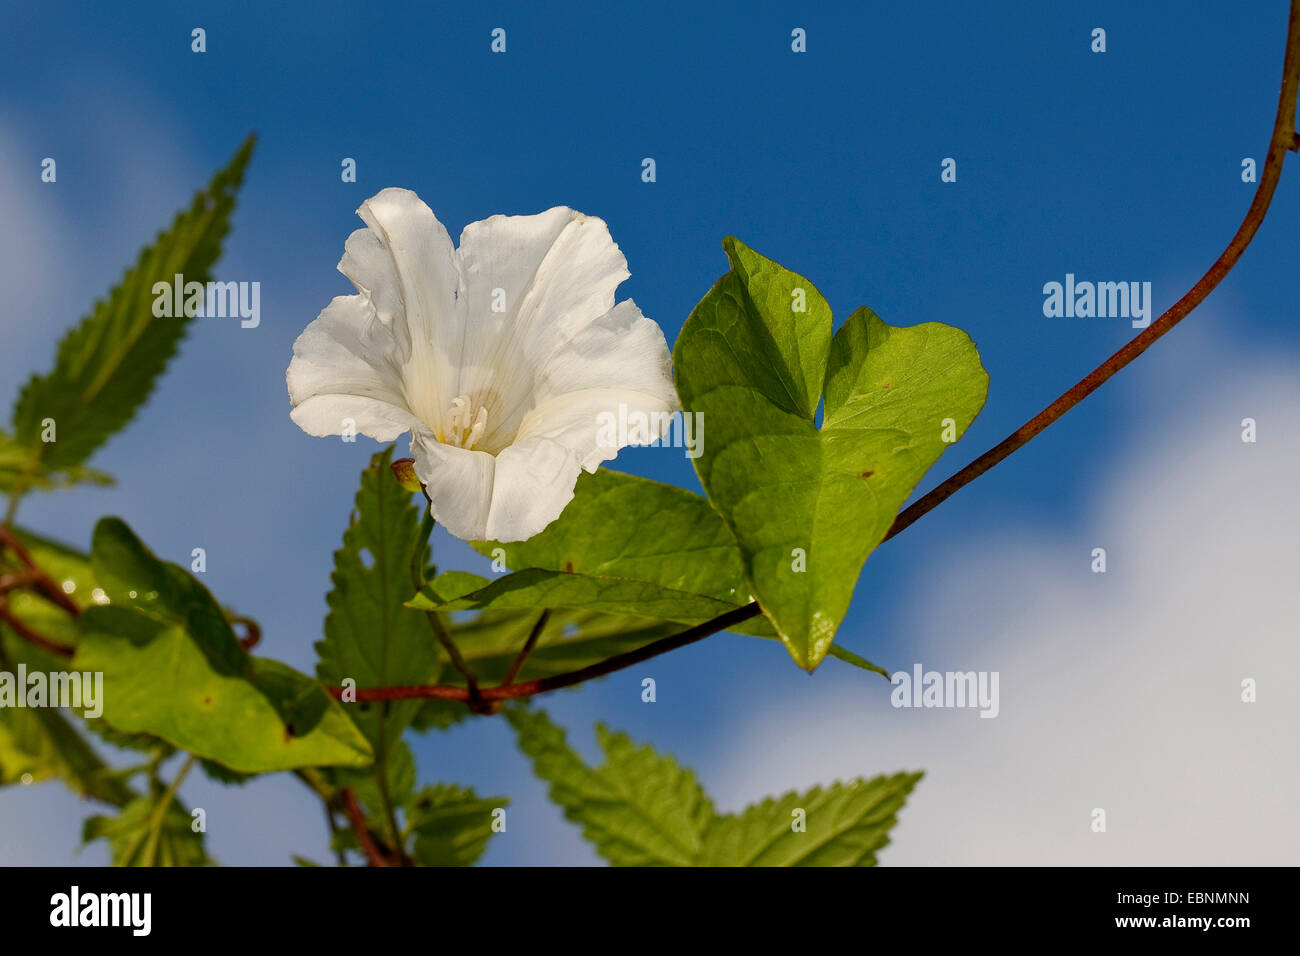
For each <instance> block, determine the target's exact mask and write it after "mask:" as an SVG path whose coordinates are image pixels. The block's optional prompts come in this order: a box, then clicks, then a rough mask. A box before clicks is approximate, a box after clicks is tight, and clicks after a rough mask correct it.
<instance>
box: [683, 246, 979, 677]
mask: <svg viewBox="0 0 1300 956" xmlns="http://www.w3.org/2000/svg"><path fill="white" fill-rule="evenodd" d="M723 248H724V249H725V250H726V253H727V257H728V259H729V260H730V262H731V271H730V272H728V273H727V274H726V275H725V276H723V277H722V278H721V279H720V280H719V281H718V282H717V284H716V285H714V287H713V288H712V289H711V290H710V291H709V293H708V294H707V295H706V296H705V297H704V298H703V299H702V300H701V301H700V304H699V305H697V306H696V307H695V310H694V311H693V312H692V313H691V314H690V316H689V317H688V318H687V320H686V323H685V325H684V326H683V327H682V332H681V335H680V336H678V339H677V344H676V346H675V347H674V350H673V362H674V366H675V369H676V375H677V392H678V395H679V396H680V397H681V400H682V405H683V407H684V408H685V410H686V412H687V413H695V414H702V415H703V416H704V420H705V421H706V422H707V431H706V436H707V440H706V441H705V442H704V450H703V454H702V455H701V456H700V457H698V458H696V459H695V468H696V471H697V472H698V474H699V476H700V481H701V482H702V483H703V485H704V488H705V490H706V491H707V492H708V495H709V500H710V501H711V502H712V504H713V506H714V507H715V508H716V509H717V510H718V511H719V513H720V514H721V515H722V518H723V520H725V521H726V523H727V526H728V527H729V528H730V529H731V531H732V533H733V534H734V536H735V538H736V540H737V542H738V543H739V546H740V551H741V555H742V561H743V566H744V573H745V579H746V580H747V581H748V582H749V585H750V589H751V590H752V591H753V593H754V594H755V596H756V597H757V598H758V602H759V604H760V605H761V606H762V608H763V612H764V613H765V614H766V615H767V617H768V619H769V620H771V622H772V623H773V624H774V625H775V626H776V629H777V632H778V633H779V634H780V636H781V640H782V641H783V642H784V643H785V645H786V648H787V649H788V650H789V651H790V654H791V656H792V657H793V658H794V659H795V661H797V662H798V663H799V665H800V666H802V667H805V668H807V669H809V670H812V669H813V668H814V667H816V666H817V665H818V664H819V663H820V662H821V660H822V659H823V657H824V656H825V655H826V653H827V652H828V650H829V649H830V647H831V642H832V640H833V639H834V637H835V631H836V629H837V628H838V627H839V625H840V622H841V621H842V620H843V618H844V614H845V612H846V611H847V610H848V606H849V601H850V599H851V598H852V595H853V588H854V585H855V583H856V582H857V578H858V574H859V573H860V571H861V569H862V565H863V563H864V562H865V561H866V559H867V557H868V555H870V554H871V552H872V551H874V550H875V548H876V547H877V546H878V545H879V544H880V542H881V541H882V540H884V537H885V534H886V533H887V532H888V531H889V527H890V525H891V524H893V521H894V517H895V516H896V515H897V513H898V510H899V508H900V507H901V506H902V504H903V502H904V501H905V500H906V499H907V497H908V495H909V494H911V492H912V489H913V488H915V487H916V485H917V483H918V482H920V480H921V478H922V476H924V474H925V472H926V471H927V470H928V469H929V468H930V466H931V465H932V464H934V462H935V460H936V459H937V458H938V457H939V455H940V454H941V453H942V452H943V451H944V449H946V448H947V447H948V445H949V444H950V443H951V442H952V441H955V440H956V439H957V438H958V437H960V436H961V434H962V433H963V432H964V431H965V430H966V428H967V426H969V425H970V423H971V421H973V420H974V418H975V415H976V414H977V413H978V412H979V410H980V408H981V407H982V406H983V404H984V398H985V395H986V394H987V391H988V375H987V374H986V373H985V371H984V369H983V367H982V366H981V365H980V360H979V354H978V352H977V351H976V349H975V345H974V343H973V342H972V341H971V340H970V337H969V336H967V335H966V333H964V332H962V331H961V330H960V329H955V328H952V327H951V326H947V325H942V324H939V323H933V322H931V323H926V324H924V325H917V326H912V327H910V328H894V327H893V326H889V325H886V324H885V323H884V322H882V321H881V320H880V319H879V318H878V317H877V316H876V315H875V314H874V313H873V312H871V311H870V310H869V309H865V308H862V309H858V310H857V311H856V312H854V313H853V314H852V315H851V316H849V318H848V320H847V321H846V322H845V323H844V325H843V326H842V327H841V328H840V330H839V331H838V332H837V333H836V334H835V336H834V338H832V337H831V310H830V306H829V305H827V303H826V300H825V299H824V298H822V296H821V294H820V293H819V292H818V291H817V290H816V288H814V287H813V285H812V283H811V282H809V281H808V280H807V279H805V278H803V277H802V276H800V275H797V274H796V273H793V272H791V271H789V270H787V269H785V268H783V267H781V266H780V265H778V264H777V263H775V262H772V261H771V260H770V259H766V258H764V257H763V256H761V255H759V254H758V253H756V252H754V251H753V250H752V249H750V248H748V247H747V246H745V245H744V244H743V243H741V242H739V241H738V240H736V239H733V238H728V239H727V240H725V241H724V242H723ZM823 399H824V414H823V417H822V422H821V427H820V428H819V427H818V426H817V423H816V420H817V412H818V407H819V404H820V403H821V402H822V401H823Z"/></svg>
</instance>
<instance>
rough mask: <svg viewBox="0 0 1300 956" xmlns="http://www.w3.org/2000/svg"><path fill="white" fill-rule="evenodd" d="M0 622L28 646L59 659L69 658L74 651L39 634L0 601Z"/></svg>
mask: <svg viewBox="0 0 1300 956" xmlns="http://www.w3.org/2000/svg"><path fill="white" fill-rule="evenodd" d="M0 621H4V622H5V623H6V624H8V625H9V627H10V628H11V629H12V630H13V632H14V633H15V634H17V635H18V636H19V637H21V638H22V639H23V640H24V641H27V642H28V643H30V644H35V645H36V646H37V647H43V648H45V649H46V650H47V651H50V652H51V653H53V654H58V655H59V656H60V657H71V656H72V655H73V651H74V649H73V648H71V647H68V645H66V644H60V643H59V642H58V641H52V640H50V639H49V638H48V637H46V636H45V635H44V634H40V633H38V632H36V631H34V630H32V628H31V627H29V626H28V625H27V623H26V622H24V621H23V620H22V619H21V618H19V617H17V616H16V615H15V614H14V613H13V611H11V610H9V605H8V604H6V603H4V602H3V601H0Z"/></svg>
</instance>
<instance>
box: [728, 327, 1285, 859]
mask: <svg viewBox="0 0 1300 956" xmlns="http://www.w3.org/2000/svg"><path fill="white" fill-rule="evenodd" d="M1196 351H1197V357H1198V359H1199V358H1200V357H1202V356H1204V355H1205V353H1204V352H1203V351H1202V350H1200V349H1197V350H1196ZM1157 364H1159V363H1157ZM1255 364H1256V365H1258V364H1259V363H1255ZM1216 365H1217V367H1219V368H1222V363H1211V364H1207V365H1202V363H1201V362H1200V361H1197V362H1196V363H1195V366H1194V369H1193V370H1187V369H1185V371H1184V374H1185V375H1189V374H1199V375H1200V376H1201V377H1200V379H1199V381H1200V382H1202V383H1204V386H1203V387H1202V388H1201V389H1200V391H1199V393H1198V394H1199V397H1198V398H1196V399H1194V400H1192V401H1190V402H1187V403H1172V404H1169V405H1166V406H1164V408H1165V410H1163V411H1160V412H1153V411H1151V410H1147V411H1141V410H1137V411H1135V412H1134V416H1133V420H1130V421H1128V422H1123V423H1116V430H1117V431H1119V429H1120V427H1121V426H1123V427H1124V431H1125V432H1129V427H1131V426H1136V427H1135V428H1133V429H1132V431H1131V432H1130V440H1131V441H1132V447H1131V448H1130V449H1129V452H1128V454H1127V455H1126V456H1124V457H1123V460H1124V461H1125V464H1124V465H1123V466H1122V467H1118V468H1117V469H1115V470H1113V471H1112V472H1111V473H1109V474H1105V475H1099V476H1098V480H1097V486H1096V489H1095V491H1096V494H1095V497H1094V498H1093V500H1092V501H1091V502H1090V503H1089V505H1088V507H1087V509H1086V511H1087V512H1088V515H1087V518H1086V519H1085V520H1084V521H1082V522H1080V523H1079V524H1077V525H1074V526H1064V527H1062V528H1061V529H1059V530H1057V531H1054V532H1051V533H1047V532H1044V531H1043V530H1042V529H1041V528H1034V529H1030V528H1027V527H1022V528H1012V529H1010V530H1008V531H1007V532H1006V533H1005V534H1004V535H1003V536H1002V537H1001V538H1000V539H998V540H980V541H972V542H970V543H969V545H963V546H961V549H960V550H958V551H956V552H955V553H954V552H950V553H949V555H948V556H947V558H946V559H941V560H940V563H939V565H938V566H937V567H935V568H934V569H933V570H932V572H931V573H929V574H927V575H926V577H925V579H924V580H923V581H919V582H916V587H915V588H914V592H913V594H912V596H911V597H910V598H909V603H910V604H911V605H912V606H913V607H915V608H916V611H915V613H914V619H913V620H911V621H910V622H909V626H908V627H907V628H906V631H907V632H908V633H910V634H914V635H916V651H915V657H914V660H915V661H919V662H922V663H923V664H925V666H926V667H927V668H933V669H937V670H962V671H965V670H971V669H975V670H989V671H992V670H996V671H999V672H1000V673H1001V686H1000V690H1001V715H1000V716H999V717H997V718H996V719H993V720H988V719H980V718H979V717H978V715H977V712H976V711H974V710H904V709H894V708H892V707H890V706H889V704H888V694H887V691H888V689H887V688H885V689H884V691H883V692H880V693H875V694H870V693H862V694H857V695H854V696H853V697H851V698H849V697H846V696H845V695H844V694H843V693H840V692H837V693H835V694H833V695H831V694H824V693H823V694H812V693H809V692H808V691H807V689H806V687H805V688H804V689H802V690H801V691H799V692H795V693H791V694H789V695H786V696H785V697H784V698H783V699H781V700H777V701H770V702H769V703H768V705H767V706H765V707H764V708H763V709H762V711H761V713H762V714H763V716H762V717H760V718H758V719H757V720H755V718H754V716H753V714H750V715H748V722H747V723H740V724H738V726H737V729H736V731H735V738H734V739H733V740H732V741H731V743H730V746H729V747H728V748H727V750H728V756H727V758H726V759H725V761H724V762H723V763H722V764H721V765H719V766H717V767H712V768H707V772H706V778H707V779H708V780H709V781H711V786H712V788H713V790H714V792H715V793H716V795H717V796H718V797H719V803H720V804H721V805H723V806H726V807H736V806H739V805H741V804H743V803H745V802H747V800H748V798H749V797H751V796H752V795H753V794H754V793H768V792H776V791H777V790H779V789H786V788H790V787H799V788H802V787H807V786H810V785H812V784H815V783H820V782H825V781H829V780H831V779H834V778H837V777H838V778H847V777H853V776H858V775H874V774H875V773H880V772H885V771H894V770H898V769H905V768H907V769H915V768H922V769H925V770H926V771H927V776H926V778H925V779H924V780H923V781H922V782H921V784H920V786H919V787H918V789H917V791H916V793H915V794H914V795H913V798H912V800H911V802H910V803H909V805H908V806H907V807H906V808H905V810H904V811H903V815H902V817H901V823H900V825H899V826H898V828H897V829H896V830H895V833H894V842H893V845H891V846H890V847H889V848H888V849H887V850H886V851H884V853H883V854H882V862H884V863H887V864H894V865H899V864H907V865H932V864H971V865H977V864H986V865H987V864H994V865H997V864H1021V865H1029V864H1048V865H1050V864H1120V865H1139V864H1141V865H1148V864H1150V865H1156V864H1170V865H1189V864H1293V863H1294V862H1295V857H1296V852H1297V849H1300V816H1297V814H1296V813H1295V808H1296V806H1297V804H1298V803H1300V762H1298V761H1297V760H1296V756H1297V748H1296V732H1297V729H1300V694H1298V693H1297V690H1298V689H1300V688H1298V684H1300V642H1297V639H1296V638H1297V633H1296V632H1297V622H1300V586H1298V584H1297V571H1298V570H1300V561H1298V560H1297V544H1296V542H1297V541H1300V504H1298V503H1297V500H1296V493H1297V489H1298V488H1300V482H1298V481H1297V474H1300V407H1298V406H1300V403H1297V400H1296V382H1297V381H1298V380H1300V370H1298V369H1297V368H1296V367H1295V366H1279V365H1276V364H1275V365H1274V366H1273V367H1272V368H1271V369H1268V370H1261V371H1259V372H1258V373H1257V374H1256V375H1254V376H1252V378H1251V379H1250V380H1249V381H1246V380H1236V381H1224V380H1220V379H1217V378H1216V377H1215V376H1214V375H1213V374H1206V370H1207V369H1214V368H1215V367H1216ZM1232 365H1233V366H1234V367H1237V368H1240V367H1242V365H1241V364H1239V363H1237V362H1233V363H1232ZM1246 367H1250V365H1249V364H1246ZM1148 371H1152V370H1151V369H1149V370H1148ZM1147 381H1148V382H1149V381H1150V379H1148V380H1147ZM1151 394H1160V395H1161V397H1162V401H1164V400H1166V399H1167V397H1168V395H1169V393H1168V392H1157V393H1150V392H1147V393H1144V396H1143V397H1144V398H1145V397H1149V396H1150V395H1151ZM1139 407H1140V406H1139ZM1247 416H1249V417H1254V418H1256V419H1257V420H1258V422H1259V441H1258V443H1257V444H1253V445H1252V444H1243V443H1242V441H1241V439H1240V427H1239V425H1240V421H1241V419H1242V418H1244V417H1247ZM1062 427H1066V426H1062ZM1004 467H1009V466H1004ZM1094 547H1105V548H1106V549H1107V552H1108V568H1109V570H1108V572H1107V573H1106V574H1104V575H1098V574H1093V573H1091V571H1090V569H1089V561H1090V553H1091V550H1092V548H1094ZM1246 677H1251V678H1254V679H1255V680H1256V681H1257V682H1258V688H1259V690H1258V693H1259V699H1258V702H1257V703H1254V704H1246V703H1242V702H1241V700H1240V694H1241V688H1240V685H1241V681H1242V679H1243V678H1246ZM882 687H883V684H882ZM712 781H716V782H717V783H718V784H721V785H715V784H713V783H712ZM1094 807H1101V808H1104V809H1105V810H1106V813H1107V818H1108V820H1107V823H1108V830H1107V832H1106V833H1104V834H1095V833H1093V832H1091V830H1090V826H1089V824H1090V814H1091V811H1092V810H1093V808H1094Z"/></svg>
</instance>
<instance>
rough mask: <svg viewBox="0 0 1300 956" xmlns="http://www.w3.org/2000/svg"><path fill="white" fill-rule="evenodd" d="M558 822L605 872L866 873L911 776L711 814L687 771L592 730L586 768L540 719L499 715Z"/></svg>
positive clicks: (530, 713)
mask: <svg viewBox="0 0 1300 956" xmlns="http://www.w3.org/2000/svg"><path fill="white" fill-rule="evenodd" d="M505 713H506V718H507V719H508V720H509V721H510V723H511V725H512V726H513V727H514V728H515V733H516V735H517V736H518V740H519V748H520V749H521V750H522V751H523V752H524V753H525V754H527V755H528V756H529V757H530V758H531V759H532V761H533V770H534V772H535V773H536V774H537V776H538V777H540V778H541V779H543V780H545V781H546V782H548V783H549V784H550V796H551V799H552V800H553V801H555V803H557V804H558V805H559V806H560V807H561V808H562V809H563V810H564V815H565V817H567V818H568V819H569V820H571V821H572V822H574V823H576V824H578V825H579V826H581V827H582V833H583V836H584V837H586V839H587V840H589V841H590V842H591V843H592V844H593V845H594V847H595V850H596V852H597V853H599V854H600V855H601V856H602V857H604V858H605V859H606V860H608V861H609V862H610V863H612V864H614V865H615V866H873V865H875V863H876V855H875V854H876V852H877V851H878V850H880V848H881V847H883V846H885V845H886V844H887V843H888V842H889V837H888V833H889V830H890V829H891V828H892V827H893V826H894V824H895V823H896V822H897V814H898V811H899V809H901V807H902V806H903V803H904V801H905V799H906V797H907V795H908V794H909V793H910V792H911V791H912V788H913V787H914V786H915V785H916V782H917V781H918V780H919V779H920V778H921V774H919V773H918V774H906V773H900V774H895V775H894V776H892V777H876V778H875V779H872V780H863V779H858V780H852V781H849V782H848V783H836V784H833V785H832V786H830V787H827V788H824V789H823V788H821V787H816V788H814V789H812V790H810V791H808V792H807V793H805V794H802V795H800V794H795V793H788V794H786V795H784V796H782V797H779V798H775V799H773V798H769V799H767V800H764V801H763V802H762V803H759V804H755V805H752V806H750V807H747V808H746V809H745V810H744V811H742V812H741V813H739V814H718V813H716V812H715V811H714V809H713V804H712V801H710V799H709V797H708V795H707V794H706V793H705V792H704V790H703V788H701V787H700V785H699V784H698V783H697V782H696V779H695V775H694V774H693V773H692V772H691V771H690V770H685V769H682V768H681V767H680V766H678V764H677V763H676V761H674V760H673V759H672V758H671V757H666V756H660V755H658V754H656V753H655V752H654V750H652V749H651V748H650V747H649V746H644V745H643V746H640V747H638V746H637V745H636V744H634V743H633V742H632V741H631V740H630V739H629V738H628V737H627V736H626V735H624V734H621V733H611V732H609V731H608V730H606V729H605V728H604V727H603V726H600V725H597V728H596V734H597V738H598V740H599V742H600V746H601V749H602V750H603V751H604V753H605V763H604V765H603V766H601V767H599V768H597V769H594V770H593V769H592V768H590V767H588V766H587V765H586V763H584V762H583V760H582V758H581V757H579V756H578V755H577V754H576V753H575V752H574V751H573V750H572V749H571V748H570V747H569V745H568V744H567V743H566V741H565V734H564V731H563V730H562V729H561V728H559V727H557V726H556V725H555V724H554V723H552V722H551V720H550V719H549V718H548V717H547V716H546V714H545V713H543V712H542V711H540V710H535V709H531V708H528V707H524V706H518V705H516V706H511V707H508V708H506V711H505Z"/></svg>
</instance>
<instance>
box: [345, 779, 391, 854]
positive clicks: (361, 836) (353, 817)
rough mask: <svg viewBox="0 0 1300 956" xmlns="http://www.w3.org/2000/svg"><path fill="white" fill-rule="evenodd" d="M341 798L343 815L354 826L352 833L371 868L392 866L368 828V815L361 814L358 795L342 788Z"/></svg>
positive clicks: (346, 788) (347, 788) (349, 788)
mask: <svg viewBox="0 0 1300 956" xmlns="http://www.w3.org/2000/svg"><path fill="white" fill-rule="evenodd" d="M339 796H340V799H341V800H342V802H343V813H344V815H345V816H346V817H347V818H348V823H349V824H351V826H352V832H353V833H355V834H356V836H357V843H358V844H360V845H361V852H362V853H364V854H365V855H366V860H368V861H369V863H370V865H371V866H392V865H393V864H392V863H390V862H389V860H388V857H386V856H384V854H383V853H381V852H380V850H379V844H377V843H376V842H375V837H374V834H372V833H371V832H370V828H369V827H367V826H366V815H365V814H364V813H362V812H361V804H359V803H358V802H357V795H356V794H355V793H353V792H352V788H351V787H344V788H342V789H341V790H340V791H339Z"/></svg>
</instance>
